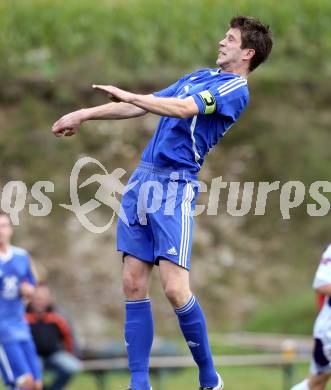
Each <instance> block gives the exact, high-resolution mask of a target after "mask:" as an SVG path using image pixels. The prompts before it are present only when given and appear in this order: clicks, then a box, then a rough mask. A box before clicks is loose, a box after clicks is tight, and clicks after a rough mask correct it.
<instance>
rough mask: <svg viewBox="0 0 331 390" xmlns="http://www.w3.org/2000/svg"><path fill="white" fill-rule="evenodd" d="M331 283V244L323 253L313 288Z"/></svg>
mask: <svg viewBox="0 0 331 390" xmlns="http://www.w3.org/2000/svg"><path fill="white" fill-rule="evenodd" d="M327 284H331V246H330V245H329V247H328V248H327V250H326V251H325V252H324V253H323V255H322V258H321V261H320V264H319V266H318V268H317V271H316V275H315V278H314V282H313V288H315V289H316V288H319V287H322V286H325V285H327Z"/></svg>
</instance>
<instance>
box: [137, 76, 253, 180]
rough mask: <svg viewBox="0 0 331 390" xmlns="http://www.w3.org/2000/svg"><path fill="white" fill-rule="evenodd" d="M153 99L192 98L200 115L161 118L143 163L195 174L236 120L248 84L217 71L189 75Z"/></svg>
mask: <svg viewBox="0 0 331 390" xmlns="http://www.w3.org/2000/svg"><path fill="white" fill-rule="evenodd" d="M154 95H155V96H159V97H177V98H181V99H184V98H186V97H188V96H192V97H193V98H194V100H195V102H196V104H197V105H198V107H199V114H198V115H195V116H194V117H193V118H185V119H181V118H171V117H161V119H160V122H159V125H158V128H157V130H156V132H155V134H154V136H153V137H152V139H151V141H150V142H149V143H148V145H147V147H146V148H145V150H144V152H143V155H142V160H143V161H145V162H148V163H152V164H155V165H156V166H160V167H164V168H170V169H173V170H177V169H188V170H190V171H194V172H198V171H199V170H200V167H201V165H202V164H203V161H204V158H205V156H206V154H207V153H208V151H209V150H210V149H211V148H212V147H213V146H214V145H216V144H217V143H218V141H219V140H220V139H221V138H222V137H223V136H224V134H225V133H226V132H227V131H228V130H229V129H230V127H231V126H232V125H233V124H234V123H235V122H236V121H237V120H238V118H239V116H240V114H241V113H242V112H243V111H244V109H245V108H246V106H247V104H248V100H249V92H248V86H247V80H246V79H244V78H242V77H240V76H239V75H237V74H233V73H226V72H222V71H220V70H219V69H202V70H199V71H197V72H194V73H191V74H188V75H186V76H184V77H183V78H182V79H180V80H178V81H177V82H176V83H174V84H172V85H171V86H169V87H168V88H165V89H163V90H161V91H159V92H155V93H154Z"/></svg>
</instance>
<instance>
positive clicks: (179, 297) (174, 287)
mask: <svg viewBox="0 0 331 390" xmlns="http://www.w3.org/2000/svg"><path fill="white" fill-rule="evenodd" d="M164 292H165V295H166V297H167V298H168V300H169V301H170V303H171V304H172V305H173V306H174V307H182V306H184V305H185V304H186V303H187V301H188V299H189V297H190V295H191V293H190V291H189V290H188V289H186V288H184V287H183V286H182V285H180V284H178V283H176V282H172V281H170V282H167V283H166V284H165V286H164Z"/></svg>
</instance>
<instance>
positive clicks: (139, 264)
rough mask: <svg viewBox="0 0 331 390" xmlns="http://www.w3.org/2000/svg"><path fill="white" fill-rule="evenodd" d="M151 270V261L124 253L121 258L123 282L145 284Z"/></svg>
mask: <svg viewBox="0 0 331 390" xmlns="http://www.w3.org/2000/svg"><path fill="white" fill-rule="evenodd" d="M152 270H153V263H149V262H146V261H142V260H141V259H139V258H137V257H135V256H131V255H128V254H126V255H124V258H123V282H124V283H139V284H143V285H147V284H148V282H149V279H150V275H151V272H152Z"/></svg>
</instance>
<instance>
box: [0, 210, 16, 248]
mask: <svg viewBox="0 0 331 390" xmlns="http://www.w3.org/2000/svg"><path fill="white" fill-rule="evenodd" d="M12 235H13V228H12V225H11V222H10V220H9V217H7V215H0V245H8V244H9V243H10V240H11V237H12Z"/></svg>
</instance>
